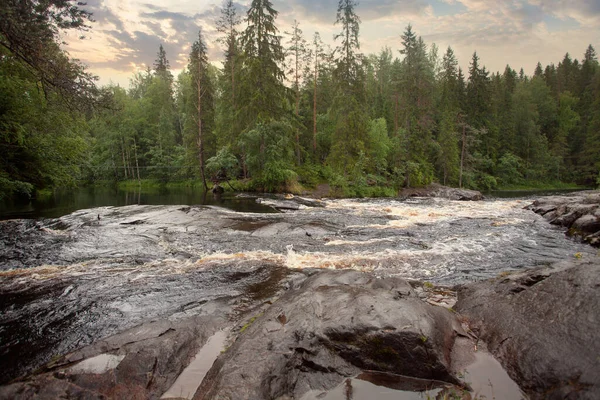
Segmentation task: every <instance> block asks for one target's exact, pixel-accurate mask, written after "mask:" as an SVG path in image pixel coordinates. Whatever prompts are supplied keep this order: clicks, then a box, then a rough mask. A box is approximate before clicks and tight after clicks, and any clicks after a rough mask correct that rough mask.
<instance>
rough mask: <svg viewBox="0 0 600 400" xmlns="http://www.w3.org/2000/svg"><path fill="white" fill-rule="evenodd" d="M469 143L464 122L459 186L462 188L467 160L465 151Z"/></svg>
mask: <svg viewBox="0 0 600 400" xmlns="http://www.w3.org/2000/svg"><path fill="white" fill-rule="evenodd" d="M466 145H467V124H466V123H464V122H463V132H462V149H461V152H460V174H459V176H458V187H459V188H461V189H462V187H463V185H462V177H463V166H464V162H465V151H466Z"/></svg>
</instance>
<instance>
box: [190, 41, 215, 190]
mask: <svg viewBox="0 0 600 400" xmlns="http://www.w3.org/2000/svg"><path fill="white" fill-rule="evenodd" d="M208 66H209V64H208V57H207V55H206V43H205V42H204V39H203V37H202V31H199V32H198V40H197V41H195V42H194V43H193V44H192V51H191V53H190V60H189V65H188V69H189V73H190V76H191V80H190V84H191V94H192V96H191V101H190V104H191V105H192V109H193V121H194V125H195V128H196V129H195V131H196V135H192V137H195V139H196V140H195V144H196V146H195V148H196V154H197V157H198V164H199V168H200V176H201V178H202V182H203V184H204V188H205V189H206V190H207V189H208V185H207V183H206V174H205V161H206V159H207V158H208V157H207V156H206V144H207V142H208V141H209V137H210V136H211V134H212V129H213V125H214V103H213V87H212V82H211V80H210V78H209V75H208Z"/></svg>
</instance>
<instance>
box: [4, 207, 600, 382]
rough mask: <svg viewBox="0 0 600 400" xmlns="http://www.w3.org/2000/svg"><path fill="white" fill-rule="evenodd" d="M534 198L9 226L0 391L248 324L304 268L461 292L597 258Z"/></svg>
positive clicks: (117, 216)
mask: <svg viewBox="0 0 600 400" xmlns="http://www.w3.org/2000/svg"><path fill="white" fill-rule="evenodd" d="M530 203H531V201H530V200H523V199H517V200H514V199H513V200H491V201H481V202H458V201H449V200H443V199H430V198H428V199H425V198H417V199H409V200H406V201H400V200H390V199H385V200H330V201H324V202H322V203H321V204H320V206H319V207H306V206H301V207H300V209H299V210H296V211H292V212H286V213H251V212H236V211H231V210H228V209H224V208H220V207H217V206H151V205H145V206H138V205H132V206H125V207H110V206H109V207H100V208H93V209H87V210H80V211H76V212H74V213H72V214H69V215H65V216H63V217H60V218H56V219H44V220H9V221H2V222H0V359H2V365H1V367H2V368H0V369H1V370H2V373H1V376H0V383H5V382H7V381H8V380H10V379H13V378H15V377H18V376H20V375H22V374H24V373H27V372H30V371H31V370H32V368H35V367H38V366H39V365H41V364H42V363H44V362H47V361H48V360H50V359H52V358H53V357H54V356H56V355H60V354H65V353H67V352H69V351H72V350H74V349H77V348H80V347H82V346H85V345H87V344H90V343H92V342H94V341H96V340H98V339H100V338H103V337H106V336H108V335H111V334H115V333H118V332H121V331H123V330H125V329H127V328H130V327H132V326H135V325H137V324H139V323H142V322H145V321H149V320H152V319H158V318H178V317H182V316H189V315H194V314H197V313H203V312H206V309H207V308H206V307H207V306H206V305H207V304H215V307H217V305H218V307H223V310H226V311H227V312H230V313H232V314H235V313H236V312H239V313H242V312H243V311H244V307H245V305H246V304H247V303H249V302H250V301H252V300H256V299H257V298H259V299H260V298H268V297H269V295H270V292H269V291H270V290H274V289H273V288H276V287H277V285H278V284H280V283H281V285H284V284H285V283H284V281H283V280H282V277H285V276H290V274H292V275H293V274H294V273H295V272H294V271H297V270H298V269H305V270H306V269H322V268H333V269H356V270H361V271H371V272H373V273H375V274H378V275H382V276H390V275H393V276H400V277H403V278H408V279H415V280H422V281H429V282H432V283H435V284H443V285H454V284H460V283H465V282H470V281H476V280H481V279H486V278H490V277H495V276H498V275H499V274H501V273H504V272H506V271H512V270H519V269H522V268H529V267H534V266H538V265H544V264H549V263H552V262H555V261H558V260H564V259H567V258H573V257H578V258H586V257H595V256H596V250H594V249H592V248H591V247H589V246H586V245H583V244H580V243H578V242H575V241H572V240H570V239H567V238H566V237H565V234H564V230H562V229H560V228H558V227H555V226H552V225H550V224H548V223H547V222H546V221H545V220H544V219H543V218H542V217H540V216H538V215H536V214H535V213H533V212H531V211H529V210H527V209H526V208H525V207H526V206H527V205H529V204H530Z"/></svg>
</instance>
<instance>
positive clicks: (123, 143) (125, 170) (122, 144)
mask: <svg viewBox="0 0 600 400" xmlns="http://www.w3.org/2000/svg"><path fill="white" fill-rule="evenodd" d="M121 156H122V157H123V171H124V172H125V180H127V178H128V177H127V163H126V162H125V140H124V139H123V138H121Z"/></svg>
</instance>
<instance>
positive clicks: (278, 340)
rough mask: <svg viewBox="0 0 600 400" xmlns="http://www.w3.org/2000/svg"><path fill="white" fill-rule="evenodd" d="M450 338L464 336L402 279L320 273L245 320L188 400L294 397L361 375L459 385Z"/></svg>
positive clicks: (447, 315) (443, 311)
mask: <svg viewBox="0 0 600 400" xmlns="http://www.w3.org/2000/svg"><path fill="white" fill-rule="evenodd" d="M457 335H462V336H465V335H466V334H465V333H464V332H463V330H462V327H461V324H460V323H459V321H458V320H457V318H456V316H455V315H454V314H453V313H452V312H451V311H449V310H448V309H445V308H442V307H436V306H432V305H429V304H427V303H425V302H423V301H422V300H420V299H419V297H418V296H417V294H416V293H415V291H414V290H413V289H412V287H411V286H410V285H409V284H408V283H407V282H406V281H404V280H402V279H399V278H387V279H380V278H376V277H374V276H373V275H370V274H365V273H360V272H355V271H328V272H323V273H319V274H316V275H314V276H312V277H310V278H309V279H307V280H306V281H305V282H304V283H303V284H302V285H301V286H300V287H299V288H293V289H291V290H290V291H288V292H287V293H286V294H285V295H284V296H282V297H281V298H280V299H279V300H278V301H277V302H275V303H274V304H273V305H272V306H271V307H270V308H269V309H268V310H266V312H265V313H264V314H262V315H261V314H259V315H256V316H255V317H254V318H253V319H251V320H250V322H249V324H248V325H245V326H244V327H243V328H242V330H241V332H240V335H239V337H238V339H237V341H236V342H235V343H234V344H233V345H232V346H231V347H230V348H229V349H228V350H227V352H226V353H225V354H224V355H222V356H221V357H219V359H218V360H217V362H216V363H215V365H214V366H213V368H212V369H211V371H210V372H209V374H208V375H207V377H206V379H205V380H204V381H203V383H202V385H201V386H200V388H199V389H198V392H196V395H195V397H194V398H195V399H213V398H215V399H216V398H220V399H221V398H228V399H277V398H301V397H302V396H303V395H305V394H306V393H308V392H310V391H315V390H316V391H327V390H330V389H332V388H334V387H336V386H337V385H339V384H340V383H342V382H343V381H344V379H347V378H349V377H353V376H357V375H358V374H359V373H361V371H364V370H368V371H376V372H381V373H393V374H399V375H405V376H408V377H412V378H418V379H425V380H429V381H431V382H438V383H439V382H442V383H443V384H447V385H452V384H459V385H461V381H460V379H459V378H458V377H457V376H456V374H455V373H454V371H453V369H452V357H451V354H452V349H453V347H454V343H455V339H456V337H457ZM286 396H288V397H286Z"/></svg>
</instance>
